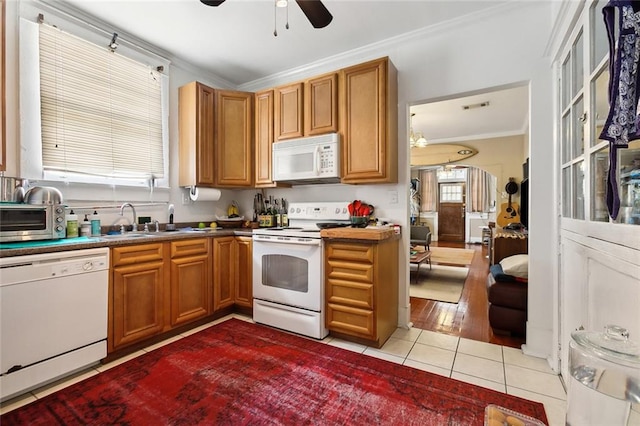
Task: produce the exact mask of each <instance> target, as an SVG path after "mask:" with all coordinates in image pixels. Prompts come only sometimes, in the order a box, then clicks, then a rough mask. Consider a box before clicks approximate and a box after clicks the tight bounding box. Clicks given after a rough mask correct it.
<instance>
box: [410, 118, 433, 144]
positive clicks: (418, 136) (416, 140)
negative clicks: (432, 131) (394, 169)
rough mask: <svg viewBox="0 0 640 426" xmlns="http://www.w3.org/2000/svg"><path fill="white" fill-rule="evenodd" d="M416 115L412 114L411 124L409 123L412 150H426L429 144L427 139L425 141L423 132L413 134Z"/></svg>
mask: <svg viewBox="0 0 640 426" xmlns="http://www.w3.org/2000/svg"><path fill="white" fill-rule="evenodd" d="M414 115H416V114H415V113H411V118H410V123H409V146H410V147H411V148H424V147H425V146H427V145H428V144H429V143H428V142H427V139H425V137H424V135H423V134H422V132H415V133H414V132H413V116H414Z"/></svg>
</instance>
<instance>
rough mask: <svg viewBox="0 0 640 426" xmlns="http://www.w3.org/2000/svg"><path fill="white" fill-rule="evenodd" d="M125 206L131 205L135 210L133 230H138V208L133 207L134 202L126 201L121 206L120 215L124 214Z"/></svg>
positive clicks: (132, 209) (133, 210) (132, 210)
mask: <svg viewBox="0 0 640 426" xmlns="http://www.w3.org/2000/svg"><path fill="white" fill-rule="evenodd" d="M125 207H131V212H133V223H132V224H131V231H137V230H138V226H137V220H138V217H137V215H136V209H135V207H133V204H131V203H124V204H123V205H121V206H120V216H124V208H125Z"/></svg>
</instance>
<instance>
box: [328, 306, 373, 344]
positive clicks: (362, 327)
mask: <svg viewBox="0 0 640 426" xmlns="http://www.w3.org/2000/svg"><path fill="white" fill-rule="evenodd" d="M327 308H328V309H327V328H328V329H329V330H332V331H337V332H341V333H345V334H350V335H355V336H359V337H366V338H369V339H374V340H375V328H374V321H373V311H369V310H365V309H358V308H352V307H349V306H342V305H336V304H334V303H328V304H327Z"/></svg>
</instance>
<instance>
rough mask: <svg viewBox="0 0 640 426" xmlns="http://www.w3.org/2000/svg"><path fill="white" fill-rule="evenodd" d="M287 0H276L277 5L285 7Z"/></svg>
mask: <svg viewBox="0 0 640 426" xmlns="http://www.w3.org/2000/svg"><path fill="white" fill-rule="evenodd" d="M287 3H288V2H287V0H276V6H277V7H287Z"/></svg>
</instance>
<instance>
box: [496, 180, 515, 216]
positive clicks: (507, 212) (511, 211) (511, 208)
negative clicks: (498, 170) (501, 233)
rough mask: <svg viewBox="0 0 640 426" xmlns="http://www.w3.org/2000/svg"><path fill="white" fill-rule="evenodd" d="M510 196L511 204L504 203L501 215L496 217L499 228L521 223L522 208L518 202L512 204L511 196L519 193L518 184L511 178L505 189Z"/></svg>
mask: <svg viewBox="0 0 640 426" xmlns="http://www.w3.org/2000/svg"><path fill="white" fill-rule="evenodd" d="M504 189H505V190H506V191H507V193H508V194H509V202H508V203H502V206H501V207H500V213H498V216H497V217H496V222H497V224H498V226H500V227H501V228H504V227H505V226H507V225H508V224H510V223H514V222H518V223H519V222H520V206H519V205H518V203H516V202H511V195H513V194H515V193H516V192H518V184H517V183H516V182H515V179H514V178H509V183H507V185H506V186H505V188H504Z"/></svg>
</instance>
